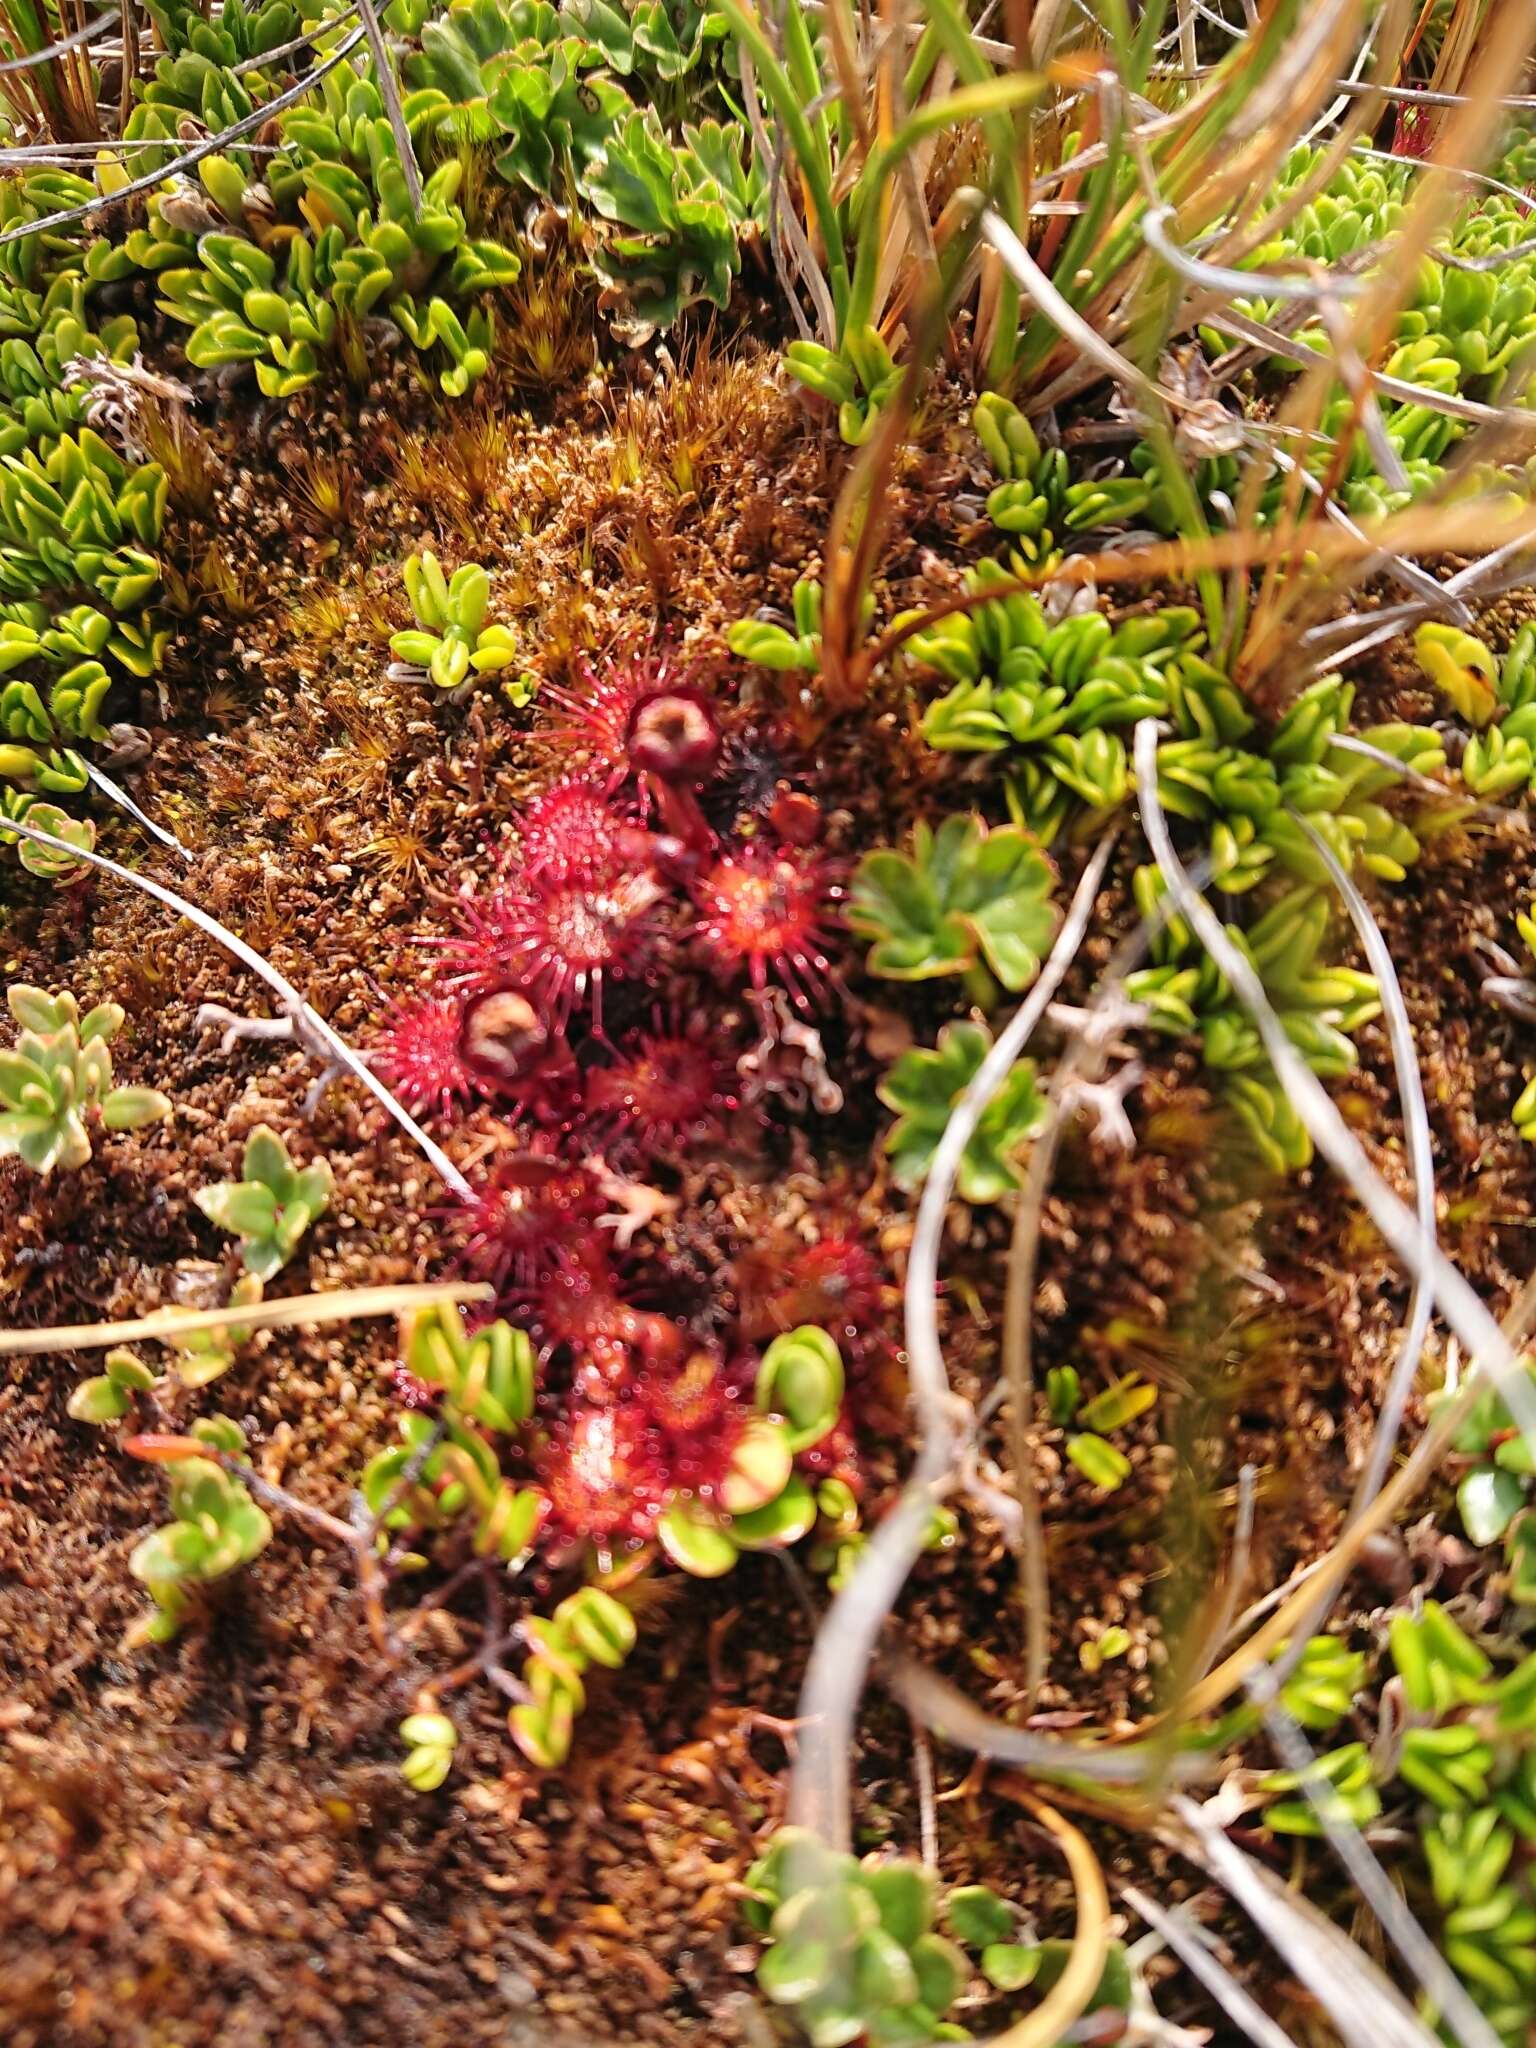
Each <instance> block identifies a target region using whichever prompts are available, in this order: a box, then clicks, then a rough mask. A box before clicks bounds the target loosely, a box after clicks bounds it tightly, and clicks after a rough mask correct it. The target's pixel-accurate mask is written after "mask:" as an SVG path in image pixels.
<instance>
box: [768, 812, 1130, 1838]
mask: <svg viewBox="0 0 1536 2048" xmlns="http://www.w3.org/2000/svg"><path fill="white" fill-rule="evenodd" d="M1112 844H1113V838H1112V837H1107V838H1105V839H1103V840H1101V841H1100V843H1099V845H1098V846H1097V848H1096V849H1095V850H1094V854H1093V858H1092V859H1091V860H1090V861H1089V863H1088V866H1087V868H1086V870H1085V871H1084V874H1083V877H1082V880H1081V881H1080V882H1079V883H1078V885H1077V889H1076V892H1075V894H1074V895H1073V898H1072V904H1071V908H1070V909H1069V910H1068V912H1067V915H1066V918H1065V920H1064V922H1063V924H1062V927H1061V930H1060V932H1059V933H1058V934H1057V938H1056V943H1055V945H1054V946H1053V947H1052V948H1051V952H1050V956H1049V958H1048V959H1047V960H1046V961H1045V964H1044V965H1043V966H1042V968H1041V970H1040V975H1039V979H1038V980H1037V981H1036V983H1035V985H1034V987H1033V988H1032V989H1031V990H1030V992H1029V994H1028V996H1027V997H1026V998H1025V999H1024V1001H1023V1002H1022V1003H1021V1004H1020V1005H1019V1007H1018V1009H1017V1010H1015V1011H1014V1013H1013V1015H1012V1017H1010V1018H1009V1020H1008V1022H1007V1024H1005V1025H1004V1027H1003V1029H1002V1030H1001V1031H1000V1032H999V1033H998V1036H997V1039H996V1041H995V1042H994V1044H993V1046H992V1049H991V1051H990V1052H989V1053H988V1054H987V1056H986V1058H985V1059H984V1060H983V1062H982V1064H981V1066H980V1068H979V1069H978V1070H977V1072H976V1074H975V1076H974V1078H973V1079H972V1081H971V1083H970V1085H969V1087H968V1088H967V1089H966V1091H965V1093H964V1094H963V1095H962V1096H961V1098H960V1100H959V1102H958V1103H956V1105H955V1107H954V1109H953V1111H952V1112H951V1114H950V1119H949V1122H948V1124H947V1125H946V1126H945V1130H944V1135H943V1137H942V1138H941V1139H940V1141H939V1144H938V1147H937V1150H936V1151H935V1153H934V1157H933V1162H932V1164H931V1166H930V1167H929V1169H928V1178H927V1180H926V1181H925V1182H924V1184H923V1192H922V1197H921V1200H920V1201H919V1203H918V1210H917V1222H916V1225H915V1227H914V1230H913V1233H912V1248H911V1251H910V1252H909V1254H908V1257H907V1275H906V1286H905V1290H904V1303H905V1321H906V1340H907V1358H908V1376H909V1379H910V1382H911V1387H912V1400H913V1406H914V1407H915V1409H916V1411H917V1432H918V1455H917V1462H916V1464H915V1466H914V1467H913V1470H912V1474H911V1476H910V1477H909V1479H908V1480H907V1483H906V1486H905V1487H904V1488H903V1490H902V1494H901V1498H900V1499H899V1500H898V1502H897V1503H896V1506H895V1507H894V1508H893V1509H892V1510H891V1512H890V1513H889V1514H888V1515H886V1517H885V1518H884V1520H883V1521H882V1522H881V1523H880V1524H879V1526H878V1527H877V1528H876V1530H875V1532H874V1534H873V1535H872V1536H871V1537H870V1540H869V1542H868V1544H867V1545H866V1546H865V1548H864V1550H863V1551H862V1552H861V1554H860V1557H859V1561H858V1564H857V1566H856V1567H855V1569H854V1572H853V1576H852V1577H851V1578H850V1579H849V1581H848V1583H847V1585H846V1586H844V1587H843V1589H842V1591H841V1592H840V1593H839V1594H838V1596H837V1598H836V1599H835V1600H834V1601H833V1603H832V1606H831V1608H830V1609H829V1610H828V1612H827V1615H826V1618H825V1619H824V1621H823V1623H822V1626H821V1629H820V1631H819V1632H818V1634H817V1637H816V1641H815V1643H814V1644H813V1645H812V1648H811V1657H810V1663H809V1664H808V1666H807V1668H806V1674H805V1683H804V1685H803V1686H802V1688H801V1692H800V1709H799V1714H800V1720H801V1722H802V1724H803V1731H804V1732H803V1733H802V1735H801V1738H800V1750H799V1754H798V1756H797V1757H796V1759H795V1764H794V1769H793V1772H792V1774H791V1778H790V1789H789V1810H790V1816H791V1818H792V1819H793V1820H794V1821H796V1822H797V1823H798V1824H799V1825H801V1826H803V1827H810V1828H813V1829H815V1830H816V1831H817V1832H818V1833H820V1834H821V1835H822V1836H823V1837H824V1838H825V1839H826V1840H827V1841H829V1842H831V1843H832V1844H833V1846H834V1847H837V1848H844V1847H846V1846H847V1843H848V1839H849V1834H850V1814H849V1797H848V1763H849V1756H850V1753H851V1751H852V1747H853V1723H854V1715H855V1713H856V1711H857V1708H858V1702H859V1696H860V1694H861V1693H862V1691H863V1689H864V1681H865V1676H866V1674H867V1672H868V1670H869V1665H870V1660H871V1658H872V1656H873V1654H874V1648H875V1642H876V1640H877V1638H878V1636H879V1633H880V1630H881V1628H882V1627H883V1625H884V1623H885V1619H886V1617H887V1615H888V1614H889V1613H890V1611H891V1609H892V1607H893V1606H894V1604H895V1601H896V1596H897V1595H898V1594H899V1593H900V1591H901V1588H902V1585H903V1583H904V1582H905V1580H906V1577H907V1574H908V1573H909V1572H910V1571H911V1569H912V1567H913V1565H914V1564H915V1563H916V1561H917V1558H918V1554H919V1552H920V1551H921V1549H922V1545H923V1538H924V1534H925V1532H926V1529H927V1525H928V1517H929V1512H930V1509H931V1508H932V1506H933V1504H934V1502H935V1501H936V1500H937V1499H938V1498H939V1496H940V1495H941V1494H942V1493H943V1491H944V1490H945V1489H946V1488H947V1487H948V1486H949V1485H950V1484H952V1482H953V1479H954V1474H955V1455H956V1449H957V1443H956V1434H955V1421H954V1412H953V1408H952V1404H951V1400H950V1391H949V1378H948V1375H947V1374H946V1372H945V1370H944V1352H943V1347H942V1345H941V1344H940V1342H939V1317H938V1299H939V1250H940V1246H941V1244H942V1241H943V1236H944V1219H945V1215H946V1212H947V1210H948V1207H949V1198H950V1195H951V1193H952V1191H953V1189H954V1185H955V1175H956V1174H957V1172H958V1171H959V1167H960V1159H961V1155H962V1154H963V1153H964V1151H965V1148H966V1146H967V1145H968V1144H969V1143H970V1140H971V1137H972V1135H973V1134H974V1132H975V1129H976V1126H977V1124H978V1123H979V1122H980V1120H981V1117H982V1113H983V1112H984V1110H985V1109H986V1107H987V1104H988V1103H989V1102H990V1101H991V1100H992V1097H993V1096H994V1095H995V1094H996V1092H997V1090H998V1089H999V1088H1000V1087H1001V1086H1002V1084H1003V1081H1004V1080H1005V1079H1006V1077H1007V1075H1008V1074H1009V1072H1010V1071H1011V1070H1012V1067H1013V1064H1014V1062H1015V1060H1017V1059H1018V1057H1019V1055H1020V1053H1021V1052H1022V1051H1023V1049H1024V1047H1025V1046H1026V1045H1027V1044H1028V1043H1029V1040H1030V1038H1031V1036H1032V1035H1033V1033H1034V1031H1035V1029H1036V1027H1037V1026H1038V1024H1039V1023H1040V1020H1041V1018H1042V1017H1044V1015H1045V1013H1046V1010H1047V1009H1048V1008H1049V1006H1050V1002H1051V999H1052V997H1053V996H1054V995H1055V993H1056V990H1057V989H1058V988H1059V987H1060V985H1061V981H1062V977H1063V976H1064V975H1065V974H1066V971H1067V969H1068V967H1069V966H1070V965H1071V964H1072V961H1073V960H1074V959H1075V958H1076V957H1077V953H1078V949H1079V948H1080V947H1081V945H1082V943H1083V940H1084V938H1085V937H1086V936H1087V931H1088V923H1089V920H1090V918H1091V917H1092V915H1093V906H1094V902H1095V899H1096V898H1097V896H1098V892H1099V884H1100V883H1101V882H1102V880H1103V878H1104V869H1105V866H1106V865H1107V863H1108V860H1109V854H1110V849H1111V846H1112Z"/></svg>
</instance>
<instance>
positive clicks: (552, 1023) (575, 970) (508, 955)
mask: <svg viewBox="0 0 1536 2048" xmlns="http://www.w3.org/2000/svg"><path fill="white" fill-rule="evenodd" d="M663 895H664V891H663V889H662V885H661V884H660V882H659V881H658V880H657V878H656V875H655V873H654V872H653V871H652V870H651V869H650V868H648V867H645V866H638V867H637V866H636V865H634V864H633V862H632V861H630V860H629V859H627V858H626V857H625V856H624V855H622V854H621V853H620V852H618V851H617V850H616V849H612V848H605V847H603V846H602V845H596V846H593V847H591V848H589V849H588V850H587V851H586V852H585V854H583V855H581V856H580V857H578V856H577V855H576V854H575V853H574V852H573V853H572V855H571V857H570V858H568V859H563V860H560V861H552V860H551V861H546V862H544V863H543V864H541V865H540V866H538V867H529V868H523V869H522V870H520V871H516V872H514V871H511V870H508V871H506V872H504V873H503V874H501V875H500V876H498V878H497V879H496V881H495V882H493V883H492V885H491V887H490V888H489V889H488V890H487V891H486V893H485V894H484V895H481V896H474V897H467V898H465V899H463V900H462V901H461V903H460V905H459V917H460V922H461V925H462V930H461V932H460V934H459V935H458V936H457V937H456V938H453V939H450V940H449V941H448V942H447V946H446V956H447V959H448V962H449V965H450V968H451V970H452V972H453V973H454V975H455V976H456V978H457V979H458V981H459V982H460V983H461V984H462V985H463V986H464V987H466V988H469V989H475V990H489V989H497V988H503V987H505V986H507V985H508V984H515V985H516V986H517V987H519V988H521V989H522V990H523V991H524V992H525V993H526V994H527V996H528V997H529V998H530V1000H531V1001H532V1002H534V1004H535V1005H536V1006H537V1008H538V1010H539V1013H540V1017H541V1020H542V1022H543V1023H544V1025H545V1027H546V1029H548V1030H551V1031H563V1030H564V1028H565V1026H566V1024H567V1023H568V1022H569V1020H570V1016H571V1013H572V1011H573V1009H574V1008H575V1007H576V1005H577V1004H578V1003H581V1002H584V1001H586V1000H587V999H588V998H590V1001H591V1006H592V1022H593V1026H594V1028H595V1029H597V1030H599V1031H601V1029H602V1016H603V989H604V986H605V984H606V983H607V982H609V981H622V980H633V979H635V978H637V977H639V976H641V975H643V974H645V973H646V972H647V970H648V969H649V968H650V966H651V965H652V963H653V960H654V957H655V951H656V945H657V940H658V936H659V926H658V915H657V913H658V908H659V905H660V903H661V901H662V898H663Z"/></svg>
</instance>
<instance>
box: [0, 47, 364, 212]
mask: <svg viewBox="0 0 1536 2048" xmlns="http://www.w3.org/2000/svg"><path fill="white" fill-rule="evenodd" d="M363 35H364V30H363V28H362V26H361V24H359V25H358V27H356V28H355V29H353V30H352V32H351V34H350V35H349V36H348V37H347V38H346V39H345V41H344V42H341V43H338V44H337V46H336V48H335V49H334V50H333V51H332V52H331V54H330V56H329V57H327V58H326V60H325V62H324V63H323V64H317V65H316V66H315V68H314V69H313V71H306V72H305V74H304V76H303V77H302V78H299V79H296V80H295V81H294V83H293V84H292V85H290V86H289V87H287V89H286V90H285V91H283V92H280V93H279V94H278V95H277V96H276V98H275V99H270V100H263V101H262V103H261V104H260V106H256V107H253V108H252V109H251V111H250V112H249V113H248V114H243V115H242V116H241V117H240V119H239V120H238V121H232V122H231V123H230V125H229V126H228V127H227V128H223V129H221V130H220V131H219V133H218V134H217V135H205V136H204V137H203V138H202V140H201V141H200V142H196V143H194V144H193V145H192V147H191V148H190V149H186V150H183V151H182V153H181V154H180V156H174V157H172V158H171V159H170V161H169V162H168V163H164V164H161V165H159V166H158V168H157V169H155V170H153V171H146V172H145V174H144V175H143V177H141V178H133V179H130V181H129V182H128V183H127V184H126V185H120V186H119V187H118V188H117V190H116V191H115V192H107V193H102V194H100V195H99V196H98V197H97V198H95V199H89V200H87V201H86V203H85V205H84V206H65V207H62V208H60V210H59V211H58V212H57V213H44V214H39V216H38V217H37V219H36V220H29V221H23V222H22V224H21V226H20V227H14V228H7V230H6V231H5V233H4V234H3V235H0V249H3V248H4V247H5V246H6V244H7V243H9V242H21V241H25V240H26V238H27V237H28V236H29V235H42V234H49V233H51V232H52V231H53V230H54V229H55V228H63V227H68V226H69V225H70V223H71V222H72V221H77V220H90V219H92V218H94V217H96V216H97V215H100V214H102V213H104V212H105V211H106V210H107V209H108V208H109V207H113V206H121V205H123V204H124V202H125V201H127V200H130V199H137V198H138V197H139V195H140V194H141V193H144V192H153V191H154V189H155V187H156V186H157V185H160V184H163V183H164V181H165V180H166V179H167V178H169V177H172V176H173V175H174V174H175V173H176V172H177V171H187V170H190V169H191V168H192V166H193V165H194V164H200V163H201V162H202V160H203V158H204V157H207V156H213V155H214V154H215V153H216V152H217V151H219V150H222V149H224V148H225V147H227V145H228V144H229V143H231V142H238V141H239V139H240V137H241V136H242V135H249V134H250V133H251V131H252V130H253V129H256V128H261V127H263V126H265V124H266V123H267V122H268V121H270V120H271V119H272V118H273V117H274V116H275V115H277V114H281V113H282V112H283V111H284V109H285V108H287V107H291V106H293V105H294V104H295V103H296V102H297V101H299V100H301V99H303V97H304V95H305V94H306V93H307V92H310V91H312V90H313V88H314V87H315V86H317V85H318V84H319V83H320V80H321V79H322V78H324V77H325V76H326V74H327V73H328V72H331V71H334V70H335V69H336V67H337V65H338V64H344V63H345V62H346V60H347V58H348V57H350V56H351V54H352V52H353V51H354V50H355V49H356V48H357V46H358V44H359V43H360V42H361V41H362V40H363Z"/></svg>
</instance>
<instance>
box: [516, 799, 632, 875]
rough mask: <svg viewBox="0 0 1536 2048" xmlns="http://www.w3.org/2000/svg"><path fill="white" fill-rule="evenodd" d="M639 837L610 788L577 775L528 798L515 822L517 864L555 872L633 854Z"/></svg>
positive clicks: (572, 869) (564, 872) (577, 869)
mask: <svg viewBox="0 0 1536 2048" xmlns="http://www.w3.org/2000/svg"><path fill="white" fill-rule="evenodd" d="M644 836H645V835H644V834H643V833H642V832H641V831H640V828H639V827H638V826H637V824H636V823H635V820H634V818H633V816H632V815H631V814H630V813H629V811H627V810H626V809H625V808H624V806H623V805H621V804H620V803H619V802H618V801H617V800H616V798H615V796H614V793H613V790H612V788H611V787H610V786H608V785H605V784H603V783H599V782H594V781H591V780H587V779H583V778H581V777H572V778H571V779H570V780H569V781H566V782H557V783H555V784H554V785H553V786H552V787H551V788H549V789H546V790H545V791H544V792H543V794H542V795H541V796H536V797H534V798H533V800H532V801H531V802H530V803H528V804H527V805H525V806H524V809H523V814H522V817H521V818H520V819H519V820H518V826H517V838H518V848H519V853H520V857H521V865H522V866H523V867H524V868H537V869H542V870H546V871H553V872H556V873H560V874H571V873H579V872H581V871H582V870H583V869H585V868H586V867H588V866H590V864H591V863H592V862H593V861H594V860H603V861H608V860H612V859H614V858H615V857H617V856H618V855H620V854H621V853H626V852H628V853H633V852H634V851H635V849H636V842H640V843H643V841H644Z"/></svg>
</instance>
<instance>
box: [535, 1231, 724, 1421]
mask: <svg viewBox="0 0 1536 2048" xmlns="http://www.w3.org/2000/svg"><path fill="white" fill-rule="evenodd" d="M531 1309H532V1312H531V1317H530V1321H531V1326H532V1328H533V1331H534V1334H535V1335H536V1336H537V1338H538V1340H539V1343H540V1345H541V1346H542V1348H543V1350H544V1352H545V1355H546V1356H549V1355H552V1354H553V1353H555V1352H556V1351H558V1350H560V1349H561V1348H562V1347H564V1348H565V1349H566V1350H567V1351H569V1353H570V1354H571V1356H572V1358H573V1360H574V1361H575V1368H576V1377H577V1382H578V1386H579V1388H580V1390H581V1391H582V1392H584V1393H585V1394H586V1396H587V1397H588V1398H597V1399H607V1398H609V1397H610V1396H611V1394H612V1393H613V1391H614V1390H616V1389H619V1388H621V1387H624V1386H626V1385H627V1384H628V1383H629V1382H630V1380H631V1379H632V1377H633V1375H634V1372H635V1370H636V1369H637V1367H643V1368H646V1369H650V1368H656V1369H659V1370H662V1371H667V1372H670V1371H673V1370H675V1369H676V1368H677V1367H678V1366H679V1365H680V1364H681V1362H682V1360H683V1358H684V1356H685V1355H686V1353H687V1349H688V1337H687V1333H686V1332H685V1331H684V1330H683V1328H682V1326H681V1325H680V1324H678V1323H675V1322H673V1321H672V1320H671V1318H670V1317H668V1316H663V1315H656V1314H654V1313H653V1312H652V1311H650V1310H648V1309H641V1308H636V1307H635V1306H634V1304H633V1303H632V1302H628V1301H626V1300H625V1299H624V1298H623V1296H622V1295H621V1294H620V1292H619V1282H618V1277H617V1275H616V1274H615V1273H614V1270H613V1267H612V1264H611V1262H610V1261H609V1259H608V1256H607V1253H606V1252H605V1251H604V1250H603V1248H602V1246H601V1245H600V1244H598V1243H597V1242H596V1241H595V1240H594V1239H590V1238H589V1239H588V1240H587V1241H586V1242H579V1241H578V1242H572V1243H570V1244H568V1245H567V1246H566V1247H565V1248H564V1249H563V1250H562V1251H561V1252H560V1254H559V1255H558V1256H557V1257H556V1258H555V1259H554V1260H553V1261H552V1262H551V1264H550V1267H549V1270H548V1272H547V1273H546V1274H545V1275H544V1276H543V1279H542V1280H541V1282H540V1284H539V1286H538V1287H537V1289H536V1290H535V1292H534V1294H533V1297H532V1304H531Z"/></svg>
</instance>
